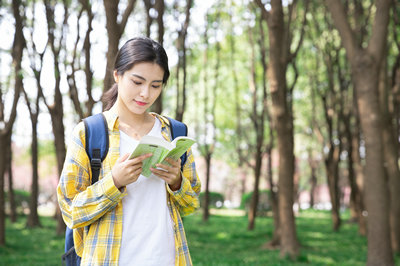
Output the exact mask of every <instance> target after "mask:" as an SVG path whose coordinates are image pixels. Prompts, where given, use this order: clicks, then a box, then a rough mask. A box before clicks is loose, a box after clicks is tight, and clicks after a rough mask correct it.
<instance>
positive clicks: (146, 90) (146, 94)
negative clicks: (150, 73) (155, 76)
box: [140, 85, 149, 98]
mask: <svg viewBox="0 0 400 266" xmlns="http://www.w3.org/2000/svg"><path fill="white" fill-rule="evenodd" d="M140 96H142V97H143V98H147V97H149V86H147V85H143V86H142V88H141V90H140Z"/></svg>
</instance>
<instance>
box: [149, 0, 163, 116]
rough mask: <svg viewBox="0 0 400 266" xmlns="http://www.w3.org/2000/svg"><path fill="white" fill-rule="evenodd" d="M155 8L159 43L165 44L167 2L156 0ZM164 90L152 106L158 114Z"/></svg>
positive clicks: (161, 108)
mask: <svg viewBox="0 0 400 266" xmlns="http://www.w3.org/2000/svg"><path fill="white" fill-rule="evenodd" d="M155 8H156V10H157V25H158V42H159V44H161V45H163V43H164V20H163V17H164V11H165V3H164V0H156V3H155ZM162 95H163V94H162V91H161V94H160V96H159V97H158V98H157V100H156V101H155V102H154V104H153V106H152V110H153V111H154V112H156V113H157V114H161V112H162V110H163V106H162V99H163V97H162Z"/></svg>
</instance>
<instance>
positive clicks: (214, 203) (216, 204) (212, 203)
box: [200, 191, 224, 209]
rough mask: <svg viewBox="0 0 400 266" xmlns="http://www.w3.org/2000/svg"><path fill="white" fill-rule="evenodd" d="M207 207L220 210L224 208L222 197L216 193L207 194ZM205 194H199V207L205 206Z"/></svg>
mask: <svg viewBox="0 0 400 266" xmlns="http://www.w3.org/2000/svg"><path fill="white" fill-rule="evenodd" d="M209 193H210V194H209V197H210V198H209V207H210V208H217V209H220V208H222V207H223V206H224V195H222V194H221V193H218V192H213V191H210V192H209ZM204 201H205V192H201V193H200V206H204V204H205V202H204Z"/></svg>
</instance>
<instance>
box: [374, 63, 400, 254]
mask: <svg viewBox="0 0 400 266" xmlns="http://www.w3.org/2000/svg"><path fill="white" fill-rule="evenodd" d="M386 73H387V58H386V59H385V60H384V61H383V63H382V66H381V73H380V82H379V96H380V106H381V112H382V126H383V146H384V148H383V149H384V160H385V161H384V166H385V170H386V174H387V177H388V180H389V190H390V209H389V210H390V214H389V215H390V217H389V221H390V228H391V231H390V232H391V245H392V250H393V252H400V171H399V165H398V159H399V156H398V151H397V140H396V136H395V135H394V134H393V133H394V129H393V124H392V121H393V119H392V116H391V114H390V112H389V90H388V89H389V88H388V82H387V81H388V78H387V74H386Z"/></svg>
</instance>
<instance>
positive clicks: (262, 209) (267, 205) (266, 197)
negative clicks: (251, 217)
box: [240, 190, 271, 216]
mask: <svg viewBox="0 0 400 266" xmlns="http://www.w3.org/2000/svg"><path fill="white" fill-rule="evenodd" d="M252 198H253V191H251V192H248V193H244V194H243V195H242V200H241V202H240V208H241V209H244V210H246V213H248V211H249V210H250V204H251V200H252ZM269 211H271V202H270V191H269V190H259V192H258V205H257V216H266V215H267V213H268V212H269Z"/></svg>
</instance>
